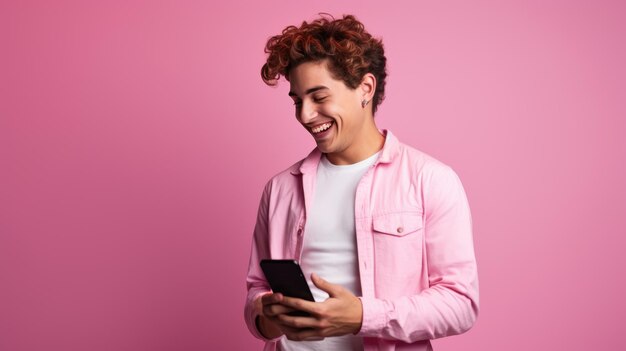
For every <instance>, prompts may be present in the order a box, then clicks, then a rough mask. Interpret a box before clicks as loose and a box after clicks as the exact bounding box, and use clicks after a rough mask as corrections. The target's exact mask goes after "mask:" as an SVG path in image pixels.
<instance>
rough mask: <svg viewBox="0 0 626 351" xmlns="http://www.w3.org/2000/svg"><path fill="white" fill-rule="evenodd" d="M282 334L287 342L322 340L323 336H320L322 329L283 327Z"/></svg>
mask: <svg viewBox="0 0 626 351" xmlns="http://www.w3.org/2000/svg"><path fill="white" fill-rule="evenodd" d="M283 330H284V333H285V335H286V336H287V338H288V339H289V340H297V341H315V340H324V335H322V333H323V331H322V329H311V328H308V329H291V328H287V327H285V329H283Z"/></svg>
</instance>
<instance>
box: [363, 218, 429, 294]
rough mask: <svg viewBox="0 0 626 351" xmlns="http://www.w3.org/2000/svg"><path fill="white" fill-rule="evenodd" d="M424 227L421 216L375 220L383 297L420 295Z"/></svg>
mask: <svg viewBox="0 0 626 351" xmlns="http://www.w3.org/2000/svg"><path fill="white" fill-rule="evenodd" d="M423 227H424V225H423V216H422V214H421V213H418V212H395V213H386V214H381V215H375V216H373V217H372V237H373V241H374V256H375V262H376V264H375V268H374V269H375V271H376V280H377V282H378V284H377V287H378V286H382V288H380V289H379V291H378V292H379V293H381V294H382V295H386V296H396V295H397V294H401V293H405V292H407V291H413V292H415V291H417V289H418V284H419V281H420V280H421V279H420V278H421V274H422V247H423V240H424V230H423ZM382 295H381V296H382Z"/></svg>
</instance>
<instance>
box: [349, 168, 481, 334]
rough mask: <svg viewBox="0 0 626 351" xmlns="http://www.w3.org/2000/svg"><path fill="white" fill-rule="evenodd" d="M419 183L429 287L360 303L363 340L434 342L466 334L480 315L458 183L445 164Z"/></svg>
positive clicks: (465, 212)
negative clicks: (370, 338)
mask: <svg viewBox="0 0 626 351" xmlns="http://www.w3.org/2000/svg"><path fill="white" fill-rule="evenodd" d="M421 181H422V194H421V196H422V201H423V204H424V216H425V224H424V241H425V250H426V252H424V255H426V265H427V267H426V268H427V272H428V285H429V287H428V288H426V289H424V290H422V291H421V292H420V293H419V294H416V295H412V296H403V297H400V298H396V299H389V300H386V299H378V298H361V301H362V304H363V324H362V327H361V330H360V332H359V335H361V336H365V337H376V338H384V339H392V340H400V341H403V342H409V343H411V342H416V341H419V340H426V339H435V338H440V337H444V336H449V335H455V334H460V333H463V332H465V331H467V330H469V329H470V328H471V327H472V325H473V324H474V321H475V320H476V317H477V315H478V274H477V268H476V259H475V256H474V246H473V238H472V220H471V215H470V210H469V205H468V202H467V197H466V195H465V191H464V190H463V186H462V184H461V181H460V180H459V178H458V176H457V175H456V173H455V172H454V171H453V170H452V169H451V168H449V167H448V166H445V165H438V166H436V167H434V168H432V169H431V170H430V171H429V172H426V171H425V172H424V174H423V175H422V180H421ZM416 279H418V278H417V277H416Z"/></svg>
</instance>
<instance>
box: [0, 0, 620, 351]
mask: <svg viewBox="0 0 626 351" xmlns="http://www.w3.org/2000/svg"><path fill="white" fill-rule="evenodd" d="M390 4H391V2H387V1H379V2H377V3H376V4H370V3H367V2H364V1H346V2H341V3H340V4H338V2H335V1H332V2H331V1H325V2H321V3H320V2H307V3H306V4H305V3H302V2H299V1H291V0H290V1H275V2H268V1H255V2H253V1H250V2H243V1H238V0H233V1H226V2H223V3H221V2H220V5H215V4H214V3H213V2H209V1H159V2H155V1H132V2H128V1H78V0H77V1H3V2H2V3H1V4H0V43H1V46H0V47H1V49H0V50H1V51H2V53H1V54H0V350H2V351H4V350H7V351H9V350H10V351H21V350H64V351H71V350H93V351H96V350H218V349H230V350H252V349H259V348H260V347H261V343H260V342H258V341H256V340H255V339H253V338H252V337H251V336H250V335H249V333H248V332H247V330H246V327H245V325H244V322H243V302H244V296H245V283H244V279H245V271H246V266H247V263H248V253H249V247H250V238H251V233H252V228H253V225H254V220H255V215H256V207H257V204H258V201H259V197H260V194H261V189H262V186H263V185H264V183H265V182H266V181H267V179H268V178H269V177H270V176H272V175H273V174H275V173H277V172H278V171H280V170H282V169H284V168H286V167H287V166H289V165H290V164H292V163H293V162H295V161H296V160H297V159H299V158H301V157H303V156H304V155H305V154H306V153H307V152H308V151H309V150H310V149H311V148H312V147H313V145H314V143H313V141H312V139H311V137H310V136H308V135H307V133H306V132H305V131H304V130H303V129H302V128H301V127H300V126H299V125H298V124H297V122H296V121H295V120H294V118H293V117H292V116H293V111H292V105H291V103H290V100H289V98H288V97H287V91H288V84H285V83H282V84H281V85H279V86H278V87H277V88H269V87H266V86H264V84H263V83H262V81H261V79H260V76H259V71H260V67H261V65H262V64H263V59H264V54H263V46H264V43H265V41H266V39H267V38H268V37H269V36H271V35H273V34H276V33H278V32H279V31H280V30H281V29H282V28H283V27H285V26H286V25H288V24H299V23H300V21H302V20H304V19H312V18H313V17H314V15H315V14H316V13H318V12H321V11H326V12H330V13H333V14H335V15H341V14H343V13H354V14H355V15H356V16H357V17H358V18H359V19H361V20H362V21H363V22H364V23H365V25H366V27H367V28H368V30H369V31H370V32H371V33H373V34H375V35H376V36H379V37H382V38H383V39H384V43H385V47H386V50H387V57H388V60H389V78H388V84H387V87H388V90H387V99H386V101H385V102H384V103H383V105H382V106H381V108H380V110H379V113H378V116H377V120H378V125H379V127H381V128H389V129H390V130H392V131H393V132H394V133H395V134H396V135H397V136H398V137H399V138H400V139H401V140H402V141H404V142H405V143H408V144H410V145H413V146H415V147H417V148H419V149H421V150H423V151H425V152H427V153H430V154H431V155H433V156H435V157H436V158H439V159H440V160H442V161H444V162H445V163H447V164H449V165H451V166H452V167H453V168H454V169H455V170H456V171H457V172H458V173H459V175H460V176H461V179H462V180H463V182H464V185H465V187H466V190H467V193H468V196H469V199H470V203H471V207H472V211H473V216H474V224H475V243H476V250H477V258H478V262H479V273H480V283H481V304H482V309H481V313H480V316H479V319H478V322H477V323H476V325H475V327H474V328H473V329H472V330H471V331H470V332H468V333H467V334H465V335H463V336H457V337H451V338H447V339H444V340H437V341H435V342H434V344H435V347H436V349H437V350H510V351H514V350H528V349H532V350H589V349H591V350H602V349H610V350H617V349H624V347H626V341H624V337H623V326H624V322H623V319H624V313H625V312H626V303H625V302H624V296H626V287H625V284H624V273H623V270H624V267H626V254H624V252H623V251H624V248H625V245H626V239H625V238H626V230H625V228H626V182H625V181H624V179H625V178H626V165H625V164H626V162H625V160H626V141H625V134H626V118H625V117H626V114H625V112H626V111H625V101H626V88H625V85H624V82H625V81H626V68H625V65H624V63H625V62H626V44H625V43H626V40H625V39H624V38H625V37H626V26H625V25H624V23H625V22H624V13H626V7H625V6H624V5H623V2H621V1H586V2H583V1H516V2H501V1H490V2H484V1H473V2H467V1H455V2H450V1H446V2H422V1H420V2H414V1H411V2H409V1H407V2H406V3H405V4H399V3H396V2H393V6H391V5H390Z"/></svg>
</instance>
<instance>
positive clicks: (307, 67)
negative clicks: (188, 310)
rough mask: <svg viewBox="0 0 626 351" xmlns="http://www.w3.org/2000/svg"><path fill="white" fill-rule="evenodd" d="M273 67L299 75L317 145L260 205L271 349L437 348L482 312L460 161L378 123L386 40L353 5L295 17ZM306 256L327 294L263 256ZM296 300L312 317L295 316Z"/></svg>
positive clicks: (257, 277)
mask: <svg viewBox="0 0 626 351" xmlns="http://www.w3.org/2000/svg"><path fill="white" fill-rule="evenodd" d="M266 52H267V53H268V54H269V55H268V59H267V63H266V64H265V65H264V66H263V69H262V77H263V79H264V81H265V82H266V83H268V84H275V83H276V81H277V79H278V78H280V76H281V75H282V76H284V77H285V78H286V79H287V80H288V81H289V82H290V92H289V95H290V97H291V98H292V99H293V101H294V105H295V112H296V118H297V119H298V121H299V122H300V123H301V124H302V126H303V127H304V128H305V129H307V130H308V131H309V133H311V136H312V137H313V138H314V140H315V142H316V144H317V147H316V148H315V149H314V150H313V151H312V152H311V153H310V154H309V155H308V156H307V157H306V158H304V159H303V160H301V161H300V162H297V163H296V164H294V165H293V166H291V167H290V168H288V169H287V170H285V171H284V172H282V173H280V174H278V175H276V176H275V177H273V178H272V179H271V180H270V181H269V182H268V184H267V185H266V187H265V189H264V192H263V195H262V198H261V203H260V206H259V213H258V218H257V224H256V227H255V230H254V240H253V244H252V253H251V257H250V266H249V270H248V277H247V286H248V299H247V302H246V308H245V316H246V323H247V325H248V327H249V329H250V331H251V332H252V333H253V335H255V336H256V337H258V338H260V339H263V340H265V341H266V342H267V343H266V348H265V349H266V350H274V349H280V350H363V349H365V350H396V349H398V350H399V349H402V350H430V349H432V348H431V345H430V342H429V340H430V339H434V338H439V337H443V336H447V335H454V334H459V333H463V332H464V331H466V330H468V329H469V328H470V327H471V326H472V325H473V323H474V321H475V319H476V316H477V313H478V277H477V271H476V261H475V258H474V250H473V243H472V229H471V217H470V211H469V206H468V203H467V199H466V196H465V193H464V190H463V187H462V185H461V182H460V180H459V179H458V177H457V175H456V174H455V173H454V171H452V169H451V168H449V167H448V166H446V165H444V164H442V163H441V162H439V161H437V160H435V159H433V158H432V157H429V156H428V155H426V154H424V153H422V152H420V151H418V150H415V149H413V148H411V147H409V146H406V145H404V144H402V143H400V142H399V141H398V140H397V139H396V138H395V137H394V136H393V134H392V133H391V132H389V131H382V132H381V131H379V129H378V128H377V127H376V124H375V120H374V113H375V112H376V108H377V107H378V105H379V104H380V103H381V102H382V100H383V98H384V86H385V78H386V69H385V63H386V59H385V56H384V50H383V46H382V42H381V41H380V40H377V39H374V38H372V36H371V35H370V34H368V33H367V32H366V31H365V29H364V27H363V25H362V24H361V23H360V22H358V21H357V20H356V19H355V18H354V17H352V16H344V17H343V18H342V19H337V20H335V19H327V18H321V19H318V20H316V21H313V22H312V23H306V22H304V23H303V24H302V25H301V26H300V27H294V26H290V27H287V28H286V29H285V30H284V31H283V32H282V34H281V35H277V36H274V37H272V38H271V39H270V40H269V41H268V43H267V46H266ZM268 258H271V259H296V260H298V261H300V264H301V266H302V269H303V271H304V273H305V275H307V278H308V281H309V285H310V287H311V290H312V291H313V294H314V297H315V301H316V302H309V301H305V300H301V299H297V298H290V297H286V296H283V295H282V294H278V293H277V294H274V293H272V292H271V290H270V288H269V286H268V283H267V281H266V280H265V276H264V275H263V273H262V271H261V270H260V267H259V262H260V260H261V259H268ZM293 310H301V311H305V312H308V313H309V316H293V315H290V314H288V313H289V312H291V311H293Z"/></svg>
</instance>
